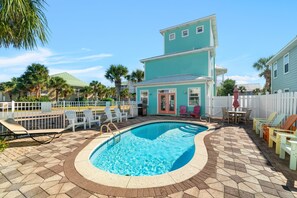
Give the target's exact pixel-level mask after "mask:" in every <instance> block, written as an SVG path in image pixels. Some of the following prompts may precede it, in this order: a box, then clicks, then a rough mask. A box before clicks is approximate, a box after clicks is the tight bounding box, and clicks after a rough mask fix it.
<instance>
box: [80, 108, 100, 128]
mask: <svg viewBox="0 0 297 198" xmlns="http://www.w3.org/2000/svg"><path fill="white" fill-rule="evenodd" d="M83 113H84V116H85V118H86V121H87V123H89V128H91V126H92V123H95V124H96V123H98V125H99V126H100V125H101V116H100V115H96V117H95V116H94V115H93V111H92V110H89V109H86V110H84V111H83Z"/></svg>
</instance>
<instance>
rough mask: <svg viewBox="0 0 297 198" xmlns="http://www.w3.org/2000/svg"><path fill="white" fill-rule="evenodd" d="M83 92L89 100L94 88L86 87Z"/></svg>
mask: <svg viewBox="0 0 297 198" xmlns="http://www.w3.org/2000/svg"><path fill="white" fill-rule="evenodd" d="M82 92H83V94H84V97H85V98H86V99H87V100H88V98H89V95H91V94H92V93H93V88H92V87H90V86H85V87H84V88H83V89H82Z"/></svg>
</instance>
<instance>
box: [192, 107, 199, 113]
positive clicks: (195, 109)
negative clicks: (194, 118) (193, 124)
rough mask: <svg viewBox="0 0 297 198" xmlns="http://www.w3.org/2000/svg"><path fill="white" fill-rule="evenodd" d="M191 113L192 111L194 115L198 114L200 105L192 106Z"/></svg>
mask: <svg viewBox="0 0 297 198" xmlns="http://www.w3.org/2000/svg"><path fill="white" fill-rule="evenodd" d="M193 113H194V114H195V115H200V106H194V110H193Z"/></svg>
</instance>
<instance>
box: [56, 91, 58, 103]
mask: <svg viewBox="0 0 297 198" xmlns="http://www.w3.org/2000/svg"><path fill="white" fill-rule="evenodd" d="M58 100H59V91H58V90H56V101H57V102H58Z"/></svg>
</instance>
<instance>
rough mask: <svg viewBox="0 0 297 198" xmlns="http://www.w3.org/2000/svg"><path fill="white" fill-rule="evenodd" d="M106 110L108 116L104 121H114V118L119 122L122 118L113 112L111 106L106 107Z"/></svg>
mask: <svg viewBox="0 0 297 198" xmlns="http://www.w3.org/2000/svg"><path fill="white" fill-rule="evenodd" d="M104 112H105V115H106V117H107V119H106V120H105V121H104V122H112V121H113V120H116V121H117V122H119V120H120V118H119V117H118V116H117V115H116V114H113V113H112V112H111V110H110V108H109V107H105V109H104Z"/></svg>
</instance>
